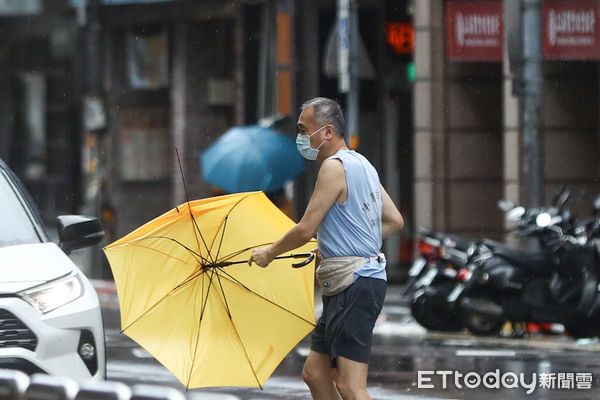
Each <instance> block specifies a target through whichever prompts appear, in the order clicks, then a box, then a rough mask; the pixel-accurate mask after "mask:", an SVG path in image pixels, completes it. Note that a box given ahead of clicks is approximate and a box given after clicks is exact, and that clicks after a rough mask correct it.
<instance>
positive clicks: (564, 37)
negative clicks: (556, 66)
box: [543, 0, 600, 60]
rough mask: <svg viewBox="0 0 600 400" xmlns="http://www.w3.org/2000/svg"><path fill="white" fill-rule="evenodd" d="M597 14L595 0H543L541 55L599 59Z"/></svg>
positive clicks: (598, 3)
mask: <svg viewBox="0 0 600 400" xmlns="http://www.w3.org/2000/svg"><path fill="white" fill-rule="evenodd" d="M599 15H600V2H598V0H577V1H569V0H546V1H545V2H544V24H543V35H544V57H546V58H557V59H563V60H569V59H570V60H597V59H599V58H600V26H598V22H599V21H598V18H599Z"/></svg>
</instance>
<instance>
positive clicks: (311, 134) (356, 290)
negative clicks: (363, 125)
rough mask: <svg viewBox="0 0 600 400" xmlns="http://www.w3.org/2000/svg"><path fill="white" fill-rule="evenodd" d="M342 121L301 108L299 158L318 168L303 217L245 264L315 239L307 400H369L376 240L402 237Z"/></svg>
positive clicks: (379, 259)
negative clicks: (316, 308) (314, 313)
mask: <svg viewBox="0 0 600 400" xmlns="http://www.w3.org/2000/svg"><path fill="white" fill-rule="evenodd" d="M344 124H345V121H344V115H343V113H342V111H341V109H340V106H339V105H338V104H337V103H336V102H335V101H334V100H331V99H327V98H323V97H318V98H315V99H312V100H309V101H307V102H306V103H304V104H303V105H302V108H301V113H300V117H299V118H298V129H299V134H298V137H297V139H296V144H297V147H298V151H299V152H300V153H301V154H302V155H303V156H304V157H305V158H307V159H309V160H316V161H318V162H319V163H321V168H320V170H319V173H318V176H317V182H316V185H315V189H314V192H313V194H312V197H311V199H310V202H309V203H308V206H307V208H306V211H305V213H304V216H303V217H302V219H301V220H300V222H299V223H298V224H296V225H295V226H294V227H293V228H292V229H290V231H288V232H287V233H286V234H285V235H284V236H283V237H281V238H280V239H279V240H277V241H276V242H275V243H273V245H271V246H269V247H264V248H261V249H256V250H254V251H253V253H252V256H251V257H250V259H249V260H248V263H249V264H252V262H255V263H257V264H258V265H260V266H261V267H266V266H267V265H268V264H269V263H270V262H271V261H272V260H273V258H274V257H276V256H277V255H279V254H281V253H284V252H287V251H290V250H293V249H295V248H297V247H300V246H302V245H304V244H305V243H306V242H308V241H309V240H310V239H312V238H313V237H314V236H315V235H317V243H318V251H319V252H320V253H321V255H322V257H323V260H322V261H321V263H320V265H319V268H318V270H317V280H318V281H319V285H320V287H321V292H322V294H323V314H322V316H321V317H320V318H319V321H318V322H317V326H316V328H315V330H314V332H313V334H312V338H311V339H312V345H311V351H310V353H309V355H308V358H307V359H306V363H305V364H304V369H303V371H302V377H303V379H304V381H305V382H306V383H307V384H308V386H309V388H310V391H311V393H312V396H313V398H314V399H318V400H321V399H339V398H340V396H341V397H342V399H344V400H349V399H370V396H369V394H368V392H367V373H368V367H369V364H368V363H369V358H370V355H371V338H372V335H373V327H374V325H375V321H376V319H377V317H378V316H379V313H380V311H381V307H382V306H383V300H384V297H385V291H386V273H385V265H386V263H385V256H384V255H383V254H381V253H380V251H381V246H382V239H383V238H386V237H387V236H389V235H391V234H392V233H394V232H396V231H398V230H400V229H402V227H403V225H404V221H403V219H402V215H401V214H400V212H399V211H398V209H397V208H396V206H395V205H394V203H393V202H392V200H391V198H390V197H389V195H388V194H387V193H386V191H385V189H384V188H383V187H382V186H381V183H380V181H379V176H378V174H377V171H376V170H375V168H374V167H373V166H372V165H371V164H370V163H369V161H368V160H367V159H366V158H365V157H363V156H362V155H360V154H359V153H357V152H355V151H352V150H349V149H348V148H347V147H346V143H345V141H344V136H343V134H344Z"/></svg>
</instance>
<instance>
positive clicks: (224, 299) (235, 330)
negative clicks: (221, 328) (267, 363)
mask: <svg viewBox="0 0 600 400" xmlns="http://www.w3.org/2000/svg"><path fill="white" fill-rule="evenodd" d="M218 269H220V268H218ZM214 271H217V268H215V269H214ZM221 272H223V270H221ZM217 280H218V281H219V286H220V287H221V294H222V295H223V301H224V303H225V308H226V309H227V314H228V315H229V321H231V325H232V326H233V331H234V332H235V336H236V337H237V339H238V342H239V343H240V346H242V349H243V350H244V355H245V356H246V360H247V361H248V365H249V366H250V369H251V370H252V374H253V375H254V379H256V383H257V384H258V386H259V387H260V389H261V390H262V385H261V384H260V380H259V379H258V375H256V371H255V370H254V367H253V366H252V362H251V361H250V357H249V356H248V352H247V351H246V347H245V346H244V342H242V338H241V337H240V334H239V332H238V330H237V327H236V326H235V323H234V322H233V318H231V311H230V310H229V303H228V302H227V296H225V290H224V289H223V284H222V283H221V277H220V276H219V274H218V273H217Z"/></svg>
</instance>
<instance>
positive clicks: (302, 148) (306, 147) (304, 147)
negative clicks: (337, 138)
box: [296, 125, 327, 160]
mask: <svg viewBox="0 0 600 400" xmlns="http://www.w3.org/2000/svg"><path fill="white" fill-rule="evenodd" d="M326 126H327V125H323V126H322V127H320V128H319V129H317V130H316V131H314V132H313V133H311V134H310V135H303V134H301V133H299V134H298V136H296V147H297V148H298V151H299V152H300V154H302V157H304V158H306V159H307V160H316V159H317V156H318V155H319V149H320V148H321V146H323V143H325V141H324V140H323V141H322V142H321V144H320V145H319V147H317V148H316V149H313V148H312V147H311V146H310V137H311V136H312V135H314V134H315V133H317V132H319V131H320V130H321V129H323V128H325V127H326Z"/></svg>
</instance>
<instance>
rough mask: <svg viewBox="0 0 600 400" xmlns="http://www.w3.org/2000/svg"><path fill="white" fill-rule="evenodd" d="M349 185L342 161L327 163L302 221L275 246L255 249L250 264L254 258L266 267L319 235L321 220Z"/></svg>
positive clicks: (319, 176)
mask: <svg viewBox="0 0 600 400" xmlns="http://www.w3.org/2000/svg"><path fill="white" fill-rule="evenodd" d="M345 187H346V175H345V172H344V167H343V166H342V163H341V162H340V161H339V160H337V159H331V160H326V161H325V162H323V164H322V165H321V169H320V170H319V175H318V176H317V183H316V185H315V190H314V192H313V194H312V196H311V199H310V201H309V203H308V206H307V207H306V211H305V212H304V216H303V217H302V219H301V220H300V222H298V223H297V224H296V225H295V226H294V227H293V228H292V229H290V230H289V231H288V232H287V233H286V234H285V235H283V236H282V237H281V239H279V240H277V241H276V242H275V243H273V245H271V246H269V247H265V248H262V249H257V250H254V252H253V254H252V257H250V260H248V263H249V264H251V263H252V262H253V261H254V262H256V263H257V264H259V265H261V266H266V265H267V264H269V263H270V262H271V261H272V260H273V258H274V257H276V256H278V255H279V254H282V253H285V252H287V251H290V250H293V249H295V248H297V247H300V246H302V245H304V244H305V243H306V242H308V241H309V240H310V239H312V238H313V237H315V235H316V233H317V230H318V228H319V225H320V224H321V221H323V218H325V215H326V214H327V213H328V212H329V209H331V207H332V206H333V204H334V203H335V202H336V201H337V199H338V198H339V197H340V195H341V193H342V192H343V190H344V189H345ZM265 263H266V264H265Z"/></svg>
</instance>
